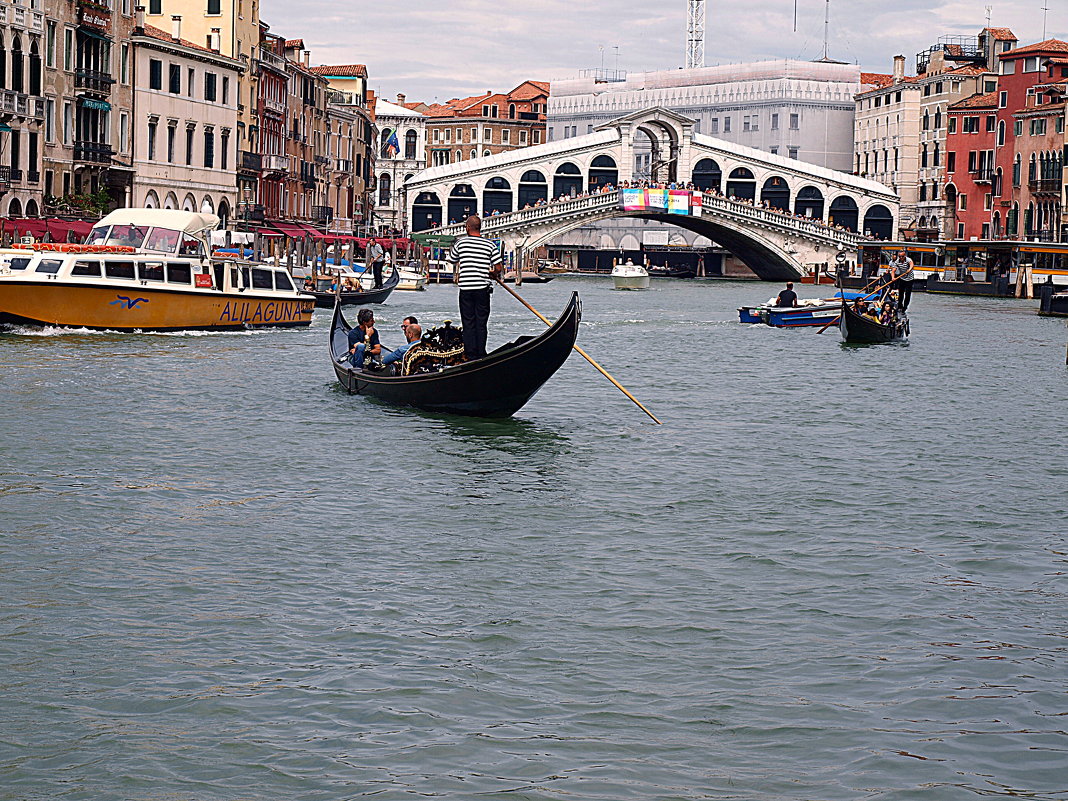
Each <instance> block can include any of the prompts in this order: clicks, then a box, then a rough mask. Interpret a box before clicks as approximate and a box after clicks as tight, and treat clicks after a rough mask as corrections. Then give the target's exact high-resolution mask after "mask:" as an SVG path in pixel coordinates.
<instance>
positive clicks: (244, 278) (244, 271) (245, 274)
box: [241, 267, 252, 289]
mask: <svg viewBox="0 0 1068 801" xmlns="http://www.w3.org/2000/svg"><path fill="white" fill-rule="evenodd" d="M250 286H252V276H251V275H250V274H249V270H248V267H242V268H241V287H242V288H243V289H248V288H249V287H250Z"/></svg>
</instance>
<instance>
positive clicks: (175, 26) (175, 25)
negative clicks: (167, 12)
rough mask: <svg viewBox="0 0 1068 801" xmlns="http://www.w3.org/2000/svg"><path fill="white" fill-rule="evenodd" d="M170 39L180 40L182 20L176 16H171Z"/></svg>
mask: <svg viewBox="0 0 1068 801" xmlns="http://www.w3.org/2000/svg"><path fill="white" fill-rule="evenodd" d="M171 37H172V38H174V39H181V38H182V18H181V17H180V16H179V15H178V14H173V15H172V16H171Z"/></svg>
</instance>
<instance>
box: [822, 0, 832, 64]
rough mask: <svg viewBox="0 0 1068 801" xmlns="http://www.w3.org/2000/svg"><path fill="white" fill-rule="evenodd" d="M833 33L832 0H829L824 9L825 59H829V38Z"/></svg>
mask: <svg viewBox="0 0 1068 801" xmlns="http://www.w3.org/2000/svg"><path fill="white" fill-rule="evenodd" d="M830 33H831V0H827V4H826V5H825V6H824V10H823V60H824V61H829V60H830V59H829V58H828V57H827V40H828V39H829V38H830Z"/></svg>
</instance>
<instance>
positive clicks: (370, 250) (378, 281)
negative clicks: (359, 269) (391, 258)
mask: <svg viewBox="0 0 1068 801" xmlns="http://www.w3.org/2000/svg"><path fill="white" fill-rule="evenodd" d="M385 262H386V250H385V248H383V247H382V246H381V245H380V244H379V243H378V240H377V239H375V238H374V237H371V241H370V242H368V243H367V263H368V264H370V265H371V270H372V272H373V273H374V277H375V287H374V288H375V289H378V288H379V287H381V286H382V266H383V265H384V264H385Z"/></svg>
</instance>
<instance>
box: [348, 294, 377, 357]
mask: <svg viewBox="0 0 1068 801" xmlns="http://www.w3.org/2000/svg"><path fill="white" fill-rule="evenodd" d="M381 353H382V345H381V344H380V342H379V339H378V331H377V330H376V329H375V316H374V313H373V312H372V311H371V310H370V309H360V311H359V313H357V315H356V326H355V327H354V328H351V329H349V360H350V361H351V362H352V366H353V367H355V368H356V369H357V370H359V369H360V368H362V367H363V362H364V359H366V358H367V357H368V356H370V357H371V358H372V359H373V360H377V359H378V357H379V356H380V355H381Z"/></svg>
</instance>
